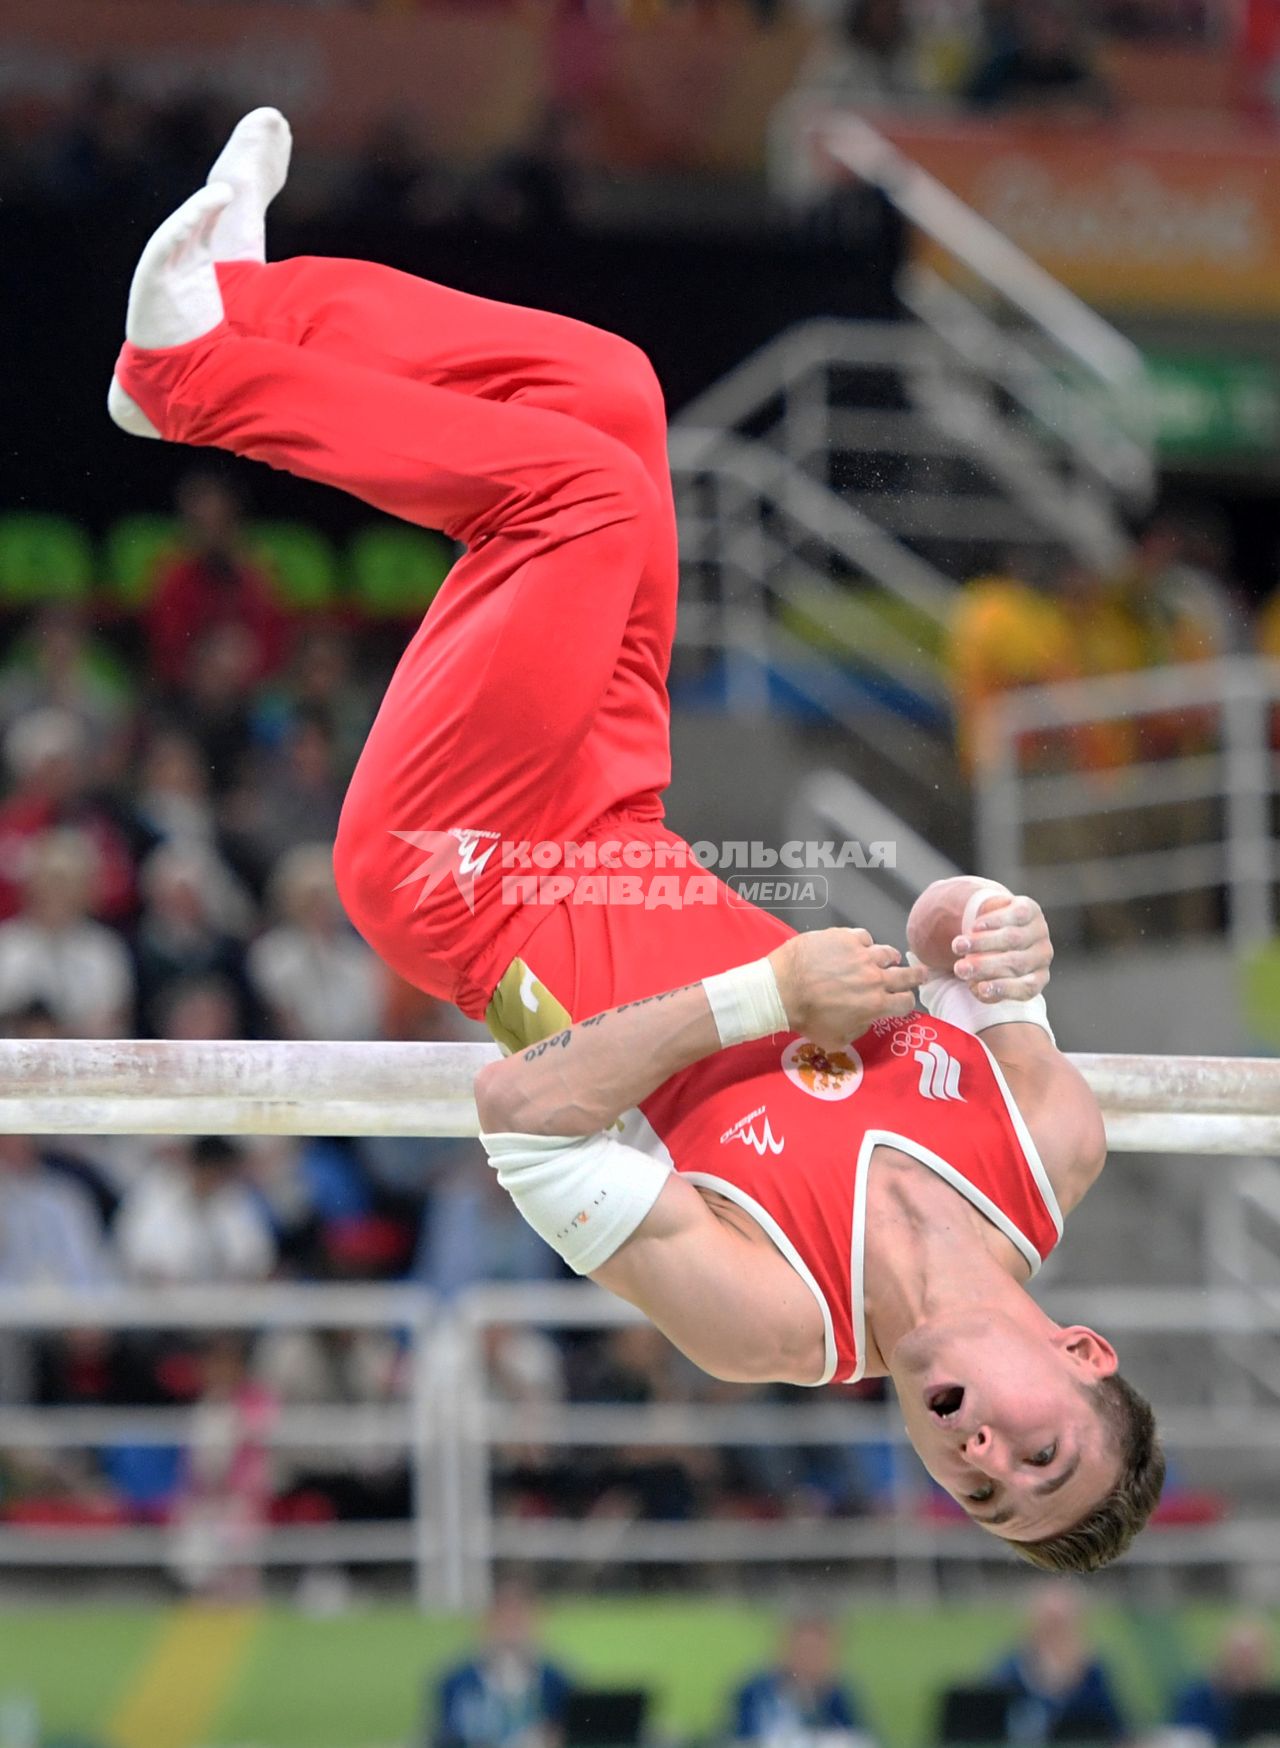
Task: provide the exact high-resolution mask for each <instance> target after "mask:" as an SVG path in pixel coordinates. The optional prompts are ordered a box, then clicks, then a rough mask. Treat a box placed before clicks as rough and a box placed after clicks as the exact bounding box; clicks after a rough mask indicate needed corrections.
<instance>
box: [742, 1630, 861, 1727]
mask: <svg viewBox="0 0 1280 1748" xmlns="http://www.w3.org/2000/svg"><path fill="white" fill-rule="evenodd" d="M862 1731H863V1724H862V1711H861V1707H860V1706H859V1705H858V1702H857V1700H856V1699H855V1697H854V1695H853V1691H852V1689H851V1688H850V1687H849V1685H848V1683H847V1682H846V1681H845V1680H844V1679H843V1678H842V1676H841V1673H840V1641H839V1638H838V1636H837V1633H836V1629H835V1625H834V1623H833V1622H832V1621H830V1620H829V1619H827V1617H826V1616H825V1615H819V1614H809V1613H806V1614H802V1615H798V1616H797V1617H796V1618H795V1619H794V1620H793V1621H791V1622H790V1623H789V1624H788V1626H787V1628H786V1630H785V1632H784V1633H783V1636H782V1642H781V1644H780V1646H779V1655H778V1661H777V1664H776V1665H775V1667H774V1668H772V1669H766V1670H764V1671H763V1672H762V1673H761V1674H759V1675H754V1676H752V1677H751V1679H750V1680H749V1681H747V1682H745V1683H744V1684H743V1686H742V1687H740V1688H739V1689H738V1691H737V1693H736V1694H735V1695H734V1698H733V1719H732V1725H731V1735H732V1739H733V1740H734V1741H735V1742H764V1743H771V1744H775V1745H780V1744H782V1743H784V1742H787V1743H792V1744H795V1743H798V1742H803V1741H804V1740H805V1738H809V1739H810V1740H814V1739H817V1738H819V1737H820V1738H821V1739H822V1740H823V1741H829V1740H831V1739H832V1738H836V1737H840V1736H849V1735H853V1734H855V1733H858V1734H861V1733H862Z"/></svg>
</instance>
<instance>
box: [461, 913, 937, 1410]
mask: <svg viewBox="0 0 1280 1748" xmlns="http://www.w3.org/2000/svg"><path fill="white" fill-rule="evenodd" d="M770 958H771V963H772V965H773V969H774V974H775V977H776V980H777V986H778V994H779V996H780V998H781V1001H782V1005H783V1007H784V1009H785V1013H786V1018H787V1022H788V1025H789V1026H790V1027H791V1028H794V1029H795V1030H797V1031H804V1032H807V1033H808V1035H809V1036H811V1037H815V1038H816V1039H817V1040H818V1041H819V1042H821V1041H824V1040H826V1039H830V1040H831V1041H833V1042H839V1043H843V1042H844V1041H845V1040H846V1039H848V1038H849V1037H852V1036H856V1035H858V1034H859V1033H861V1032H863V1031H865V1030H866V1028H867V1027H868V1026H869V1025H870V1024H871V1023H872V1021H873V1020H875V1019H878V1018H880V1017H881V1016H883V1015H888V1014H905V1013H909V1012H910V1011H911V1009H912V1007H913V1005H914V1000H915V991H916V988H917V987H918V985H919V982H920V977H921V975H922V974H921V973H920V972H919V971H917V970H916V969H915V968H913V967H908V966H903V965H901V964H899V955H898V953H897V950H896V949H895V948H892V947H877V946H876V945H875V944H874V943H873V942H872V940H871V937H870V936H869V935H868V934H867V933H866V931H865V930H861V929H832V930H826V931H822V932H821V933H815V934H811V935H801V936H795V937H793V938H792V939H791V940H790V941H787V942H785V943H784V944H783V946H782V947H780V948H778V949H777V951H776V953H775V954H773V955H771V956H770ZM721 1048H722V1045H721V1040H720V1033H719V1028H718V1026H717V1022H716V1019H715V1017H714V1014H713V1012H712V1006H711V1002H710V1001H709V999H708V996H707V993H706V991H705V989H704V988H703V986H702V985H701V984H692V985H690V986H687V987H686V988H683V989H677V990H672V991H671V992H669V993H668V994H666V995H662V996H654V997H650V998H648V999H646V1000H642V1001H637V1002H629V1003H625V1004H624V1005H623V1006H621V1007H619V1008H615V1009H613V1010H612V1011H611V1012H609V1013H607V1014H603V1015H600V1016H598V1017H596V1018H595V1019H592V1020H584V1021H581V1022H580V1023H579V1024H578V1025H576V1026H572V1027H570V1028H569V1029H568V1031H565V1032H562V1033H560V1034H558V1036H557V1037H555V1038H551V1039H547V1040H545V1041H544V1042H543V1043H541V1044H535V1045H533V1046H532V1047H531V1048H530V1049H528V1050H526V1051H523V1052H522V1053H521V1054H520V1055H518V1056H509V1057H507V1058H506V1060H505V1061H503V1062H497V1063H492V1064H490V1065H488V1066H487V1067H485V1068H484V1069H482V1070H481V1072H480V1074H479V1075H478V1076H477V1079H476V1105H477V1108H478V1110H479V1113H480V1123H481V1131H482V1139H483V1140H484V1143H485V1147H486V1150H487V1151H488V1153H489V1157H490V1162H491V1163H492V1164H493V1165H494V1166H495V1167H496V1168H497V1170H498V1174H499V1181H500V1182H501V1183H502V1184H503V1186H504V1188H506V1189H507V1190H508V1191H509V1193H510V1194H511V1196H512V1199H513V1200H514V1201H515V1203H516V1205H517V1207H518V1208H519V1209H520V1211H521V1213H522V1214H523V1215H524V1217H525V1219H526V1220H528V1221H529V1223H530V1225H532V1226H533V1227H534V1229H535V1230H536V1231H538V1232H540V1233H541V1234H542V1236H543V1237H544V1238H545V1239H546V1240H547V1242H548V1243H549V1244H550V1245H552V1247H553V1248H554V1249H556V1250H557V1251H558V1252H559V1253H560V1255H561V1256H563V1257H564V1259H565V1261H566V1262H568V1264H569V1266H570V1267H571V1268H572V1269H574V1271H575V1272H576V1273H578V1274H584V1275H589V1276H590V1277H591V1278H592V1279H593V1280H595V1281H597V1282H599V1284H600V1285H601V1286H603V1287H606V1288H608V1290H609V1291H610V1292H612V1293H616V1294H617V1295H618V1297H619V1298H622V1299H626V1300H627V1301H628V1302H629V1303H630V1304H633V1305H635V1306H637V1307H638V1308H639V1309H640V1310H641V1311H643V1312H644V1313H645V1315H646V1316H647V1317H648V1318H649V1319H650V1320H651V1322H653V1323H654V1324H655V1325H656V1326H657V1327H658V1328H659V1329H660V1330H662V1332H663V1334H664V1335H666V1336H667V1338H668V1339H669V1340H670V1341H672V1342H673V1343H674V1344H675V1346H677V1347H678V1348H679V1349H680V1350H681V1351H682V1352H683V1353H684V1354H686V1355H687V1356H688V1357H689V1358H690V1359H691V1360H692V1361H693V1362H694V1364H695V1365H698V1366H701V1367H702V1369H703V1370H704V1371H707V1372H710V1373H711V1374H712V1375H713V1376H715V1377H719V1378H725V1379H728V1380H731V1381H739V1382H763V1381H767V1380H775V1379H777V1380H782V1381H786V1382H795V1383H802V1384H809V1383H815V1382H817V1381H818V1380H819V1379H820V1378H821V1376H822V1373H823V1369H824V1361H825V1349H824V1332H823V1327H822V1318H821V1313H820V1312H819V1310H818V1306H817V1303H816V1301H815V1300H814V1298H813V1296H812V1294H811V1293H810V1292H809V1290H808V1289H807V1288H806V1287H805V1285H804V1283H803V1282H802V1281H801V1279H800V1277H799V1275H797V1274H796V1272H795V1270H794V1269H793V1268H792V1267H791V1265H790V1263H788V1262H787V1261H786V1259H785V1258H784V1257H783V1256H782V1254H781V1253H780V1252H779V1251H778V1250H777V1249H776V1248H775V1247H774V1245H773V1244H772V1242H771V1241H770V1240H769V1239H768V1238H767V1237H766V1236H765V1234H764V1233H763V1232H761V1231H760V1230H759V1228H757V1227H754V1226H753V1225H752V1224H751V1223H750V1222H749V1221H746V1220H745V1219H744V1218H743V1217H742V1216H741V1214H740V1212H739V1210H737V1209H736V1208H734V1207H733V1206H732V1205H730V1204H727V1203H726V1204H720V1203H719V1202H718V1200H717V1201H715V1202H712V1201H708V1199H707V1198H706V1197H704V1196H703V1195H701V1194H700V1193H699V1191H697V1190H696V1189H695V1188H694V1187H693V1185H692V1184H690V1183H689V1182H688V1181H687V1180H686V1179H684V1178H683V1177H681V1176H680V1175H679V1173H676V1172H673V1171H671V1169H670V1166H669V1165H668V1164H666V1163H665V1162H662V1161H660V1160H657V1159H655V1158H653V1157H651V1156H649V1155H647V1154H645V1153H642V1152H641V1151H640V1150H639V1149H638V1148H635V1147H629V1146H628V1145H627V1144H626V1143H625V1142H623V1141H622V1140H621V1139H619V1138H618V1137H617V1136H612V1135H606V1134H604V1133H602V1131H603V1130H604V1129H605V1127H606V1126H607V1125H608V1124H610V1123H612V1122H613V1121H614V1119H615V1118H616V1117H618V1116H619V1115H620V1114H621V1113H622V1112H623V1111H625V1110H628V1109H630V1108H631V1107H632V1106H634V1105H636V1104H638V1103H639V1102H640V1101H641V1100H643V1099H644V1098H646V1097H647V1096H648V1095H649V1093H651V1092H652V1091H654V1089H655V1088H656V1087H658V1086H660V1085H661V1084H662V1082H663V1081H664V1080H667V1079H669V1078H670V1077H671V1075H673V1074H676V1073H678V1072H679V1071H680V1070H681V1069H682V1068H686V1067H688V1066H690V1065H691V1064H692V1063H694V1062H697V1061H699V1060H700V1059H701V1058H703V1057H705V1056H710V1055H711V1054H713V1053H714V1052H715V1051H717V1050H719V1049H721ZM575 1137H576V1138H577V1139H575Z"/></svg>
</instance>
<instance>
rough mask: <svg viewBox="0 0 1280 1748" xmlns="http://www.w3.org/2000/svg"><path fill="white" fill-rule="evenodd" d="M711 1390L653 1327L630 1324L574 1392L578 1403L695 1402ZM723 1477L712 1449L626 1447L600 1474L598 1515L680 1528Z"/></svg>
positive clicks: (589, 1362)
mask: <svg viewBox="0 0 1280 1748" xmlns="http://www.w3.org/2000/svg"><path fill="white" fill-rule="evenodd" d="M712 1388H713V1386H712V1385H711V1384H710V1383H709V1382H708V1380H707V1378H706V1377H705V1376H704V1375H703V1374H702V1373H701V1372H699V1371H698V1370H697V1368H696V1367H695V1366H694V1365H693V1364H692V1362H691V1361H689V1360H687V1359H686V1358H685V1357H684V1355H683V1354H681V1353H679V1352H677V1350H676V1349H675V1348H674V1347H672V1345H671V1343H670V1342H669V1341H668V1340H667V1338H666V1337H665V1336H664V1335H663V1334H661V1332H660V1331H659V1330H657V1329H655V1328H654V1327H653V1325H652V1324H649V1323H629V1324H625V1325H624V1326H623V1327H622V1328H621V1329H615V1330H612V1331H610V1333H609V1334H608V1336H607V1337H606V1338H605V1340H604V1341H603V1342H600V1343H597V1344H596V1345H595V1346H594V1347H593V1348H592V1349H590V1350H589V1352H588V1354H587V1355H586V1356H585V1357H584V1358H583V1359H582V1360H580V1361H579V1362H578V1364H577V1366H576V1370H575V1376H574V1379H573V1391H572V1394H573V1397H574V1399H575V1400H576V1401H586V1402H633V1403H653V1404H662V1403H674V1402H682V1403H683V1402H691V1401H695V1400H698V1399H699V1398H700V1397H704V1396H705V1394H706V1393H707V1392H708V1391H710V1390H711V1389H712ZM720 1479H721V1461H720V1457H719V1454H718V1453H717V1452H716V1451H714V1450H710V1449H707V1448H706V1447H692V1446H667V1447H664V1446H661V1445H644V1446H638V1447H635V1448H633V1449H629V1448H627V1447H626V1446H620V1447H618V1448H617V1449H616V1450H614V1451H611V1452H610V1453H609V1455H608V1458H607V1459H606V1460H605V1461H604V1462H603V1463H602V1465H601V1466H600V1467H599V1468H598V1470H597V1472H596V1475H595V1477H594V1491H595V1494H596V1498H595V1502H594V1504H593V1506H592V1511H593V1513H594V1514H595V1515H598V1516H612V1517H617V1518H620V1519H621V1518H633V1517H634V1518H641V1519H645V1520H648V1521H658V1522H681V1521H685V1520H687V1519H691V1518H695V1517H697V1516H698V1514H699V1512H700V1511H701V1510H703V1509H704V1508H706V1506H707V1505H708V1504H709V1500H710V1496H711V1493H712V1490H713V1488H714V1485H715V1483H716V1482H717V1481H719V1480H720Z"/></svg>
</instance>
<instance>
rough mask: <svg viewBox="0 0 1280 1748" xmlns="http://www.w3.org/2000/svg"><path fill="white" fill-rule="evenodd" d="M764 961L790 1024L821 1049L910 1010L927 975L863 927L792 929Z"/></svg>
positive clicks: (833, 1046) (839, 1045)
mask: <svg viewBox="0 0 1280 1748" xmlns="http://www.w3.org/2000/svg"><path fill="white" fill-rule="evenodd" d="M769 962H770V964H771V965H772V966H773V974H774V976H775V977H776V978H777V980H778V993H779V995H780V996H781V997H782V1004H783V1006H784V1007H785V1008H786V1010H787V1019H788V1020H789V1021H790V1023H791V1026H792V1027H793V1029H794V1030H795V1031H797V1032H802V1033H803V1034H804V1036H805V1037H806V1038H811V1039H812V1040H813V1042H814V1043H815V1044H818V1045H820V1046H821V1048H822V1049H824V1050H839V1049H841V1048H842V1047H843V1046H844V1045H846V1044H848V1043H849V1042H850V1040H851V1039H853V1038H859V1037H861V1036H862V1034H863V1032H865V1031H866V1029H867V1027H868V1026H870V1025H871V1024H872V1023H873V1021H875V1020H882V1019H886V1018H888V1017H889V1016H891V1015H894V1014H909V1013H911V1012H912V1010H913V1009H914V1008H915V1006H916V991H917V990H918V989H919V987H920V985H921V984H922V983H923V982H924V980H925V977H926V975H927V974H926V972H925V969H924V967H923V966H915V965H904V964H903V963H902V954H901V953H900V952H899V951H898V949H897V948H896V947H885V946H881V945H878V944H877V943H876V942H875V941H873V940H872V939H871V936H870V935H869V934H868V933H867V931H866V929H818V930H816V931H815V932H814V933H813V934H809V935H793V936H792V937H791V939H790V940H789V941H784V942H783V944H782V946H781V947H777V948H775V950H774V951H773V952H772V953H771V954H770V955H769Z"/></svg>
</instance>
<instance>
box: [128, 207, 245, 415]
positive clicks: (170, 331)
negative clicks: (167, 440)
mask: <svg viewBox="0 0 1280 1748" xmlns="http://www.w3.org/2000/svg"><path fill="white" fill-rule="evenodd" d="M232 196H233V190H232V189H231V188H229V187H228V186H227V184H226V183H224V182H216V183H214V184H213V185H212V186H211V187H207V188H199V189H197V190H196V192H195V193H194V194H193V195H192V196H191V197H190V199H189V200H185V201H183V203H182V205H181V206H180V207H179V208H178V210H177V212H173V213H170V215H169V217H168V218H167V219H166V220H165V221H164V223H163V224H162V225H161V226H160V228H159V230H157V231H156V232H155V233H154V235H153V236H152V238H151V240H150V242H149V243H148V244H147V246H146V248H145V249H144V250H143V251H142V255H141V257H140V258H139V261H138V265H137V267H136V268H135V269H134V274H133V284H132V285H131V286H130V287H129V309H128V313H127V315H126V316H125V324H124V331H125V337H126V339H128V340H129V341H131V342H132V344H133V345H135V346H141V347H143V348H144V349H147V350H151V349H154V348H158V347H167V346H185V345H186V344H187V343H188V341H191V340H198V339H199V338H200V336H201V335H202V334H207V333H209V332H210V331H211V330H212V329H214V328H216V327H217V326H218V324H219V322H221V320H222V318H223V308H222V293H221V292H220V291H219V289H218V275H217V273H216V271H215V270H214V264H213V261H214V258H213V255H212V253H211V251H210V238H211V236H212V233H213V229H214V226H215V225H216V224H217V221H218V215H219V214H220V213H221V212H222V210H223V208H224V207H225V206H226V205H227V203H228V202H229V201H230V200H231V199H232ZM107 411H108V413H109V414H110V416H111V418H112V419H113V420H114V421H115V423H116V424H117V425H119V426H120V428H121V430H123V431H127V432H129V434H130V436H133V437H158V436H159V435H160V433H159V431H157V430H156V428H155V426H154V425H153V424H152V423H151V420H150V419H149V418H148V417H147V415H146V414H145V413H144V412H143V410H142V408H141V407H140V406H139V405H138V403H137V402H136V401H135V400H134V399H133V397H132V396H131V395H129V394H127V393H126V392H125V390H124V389H123V388H122V387H121V386H120V384H119V383H118V382H117V381H116V379H115V377H114V376H113V377H112V379H111V387H110V389H109V390H108V391H107Z"/></svg>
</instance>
